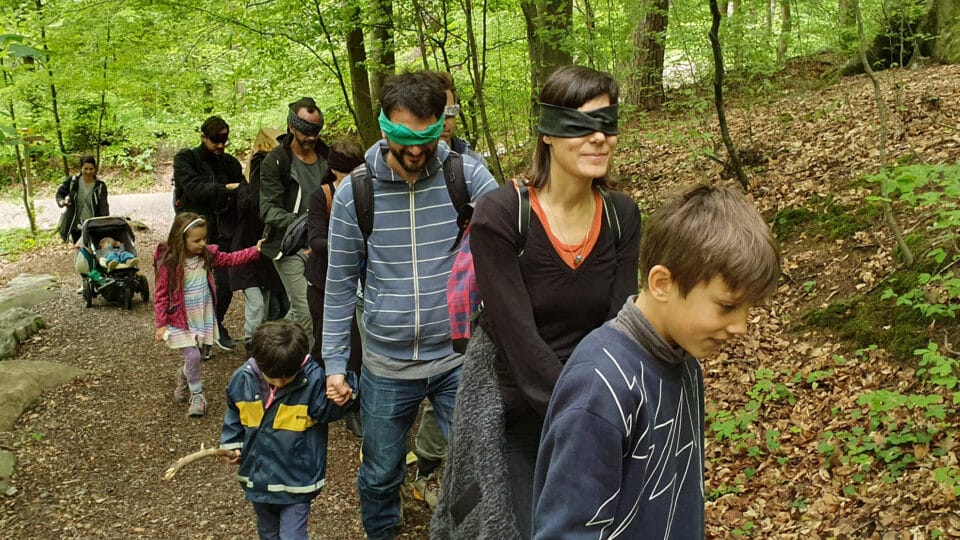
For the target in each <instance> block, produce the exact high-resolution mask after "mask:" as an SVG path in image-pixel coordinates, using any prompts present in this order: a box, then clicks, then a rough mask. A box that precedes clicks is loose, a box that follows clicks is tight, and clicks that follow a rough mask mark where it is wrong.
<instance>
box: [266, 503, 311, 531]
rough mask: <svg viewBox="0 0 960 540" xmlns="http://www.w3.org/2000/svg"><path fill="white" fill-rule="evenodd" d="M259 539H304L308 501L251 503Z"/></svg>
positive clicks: (308, 510) (308, 516)
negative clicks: (255, 517) (295, 502)
mask: <svg viewBox="0 0 960 540" xmlns="http://www.w3.org/2000/svg"><path fill="white" fill-rule="evenodd" d="M253 511H254V512H256V514H257V534H258V535H259V536H260V540H301V539H303V540H306V538H307V521H308V520H309V518H310V503H300V504H266V503H253Z"/></svg>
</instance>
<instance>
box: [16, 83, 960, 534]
mask: <svg viewBox="0 0 960 540" xmlns="http://www.w3.org/2000/svg"><path fill="white" fill-rule="evenodd" d="M824 67H825V66H818V65H816V64H810V65H803V66H798V67H795V68H794V69H795V70H796V72H795V73H787V74H785V75H784V80H786V79H788V78H791V77H792V78H795V79H796V80H798V81H799V80H809V79H808V78H809V75H810V72H811V71H816V70H818V69H822V68H824ZM880 77H881V81H882V84H883V88H884V95H885V97H886V99H887V104H888V108H889V111H890V129H889V134H888V143H887V152H888V155H889V156H890V161H891V162H904V161H910V162H918V163H955V162H956V161H957V160H958V159H960V89H958V87H957V85H956V81H958V80H960V66H946V67H933V68H924V69H920V70H916V71H904V70H901V71H889V72H884V73H882V74H880ZM774 88H775V85H774ZM773 92H777V90H775V89H774V90H768V92H767V93H768V95H769V94H771V93H773ZM738 102H739V100H738V99H736V98H734V99H733V100H732V101H731V105H730V106H729V108H728V111H727V116H728V118H729V121H730V127H731V133H732V135H733V137H734V140H735V141H737V144H738V147H739V148H740V149H741V151H743V153H744V155H745V156H746V157H747V158H749V159H748V160H747V161H748V162H749V164H750V169H749V178H750V181H751V185H750V189H749V191H750V194H751V197H752V198H753V200H754V201H755V202H756V204H757V205H758V206H759V207H760V208H761V210H762V211H763V212H764V214H765V216H767V218H768V219H769V220H771V221H772V220H774V219H776V218H778V216H780V217H782V216H784V215H787V213H786V212H785V211H787V210H790V209H808V210H810V211H813V212H823V211H824V206H823V204H822V201H824V200H825V199H827V198H830V200H832V201H835V203H836V204H838V205H839V204H844V205H848V206H844V208H853V209H856V208H858V207H861V206H863V205H865V204H867V203H865V202H864V197H865V196H866V195H869V194H871V192H870V190H871V189H872V186H870V185H867V184H865V183H864V182H862V180H861V179H862V177H863V176H864V175H866V174H873V173H875V172H877V171H878V170H879V164H878V157H877V156H878V150H877V142H876V141H877V133H878V128H877V124H878V122H877V120H876V107H875V104H874V98H873V88H872V86H871V84H870V81H869V80H868V79H867V78H865V77H853V78H848V79H843V80H841V81H840V82H839V83H837V84H834V85H831V86H826V87H820V86H818V85H816V84H811V85H809V86H808V87H806V88H798V87H797V86H796V84H794V85H793V86H792V88H791V89H790V90H789V92H787V91H784V93H783V94H782V95H778V96H777V97H776V98H775V99H774V98H768V99H767V100H766V102H761V103H759V104H758V100H757V99H756V98H754V99H752V100H751V105H750V106H744V105H740V104H739V103H738ZM690 112H691V111H690V110H685V111H677V112H675V113H672V114H667V113H663V114H657V115H648V116H645V117H643V118H636V117H633V118H631V116H632V115H630V114H625V115H624V117H625V122H624V123H625V126H624V127H623V128H622V132H621V133H622V135H621V139H620V147H619V149H618V157H617V161H618V164H619V168H620V177H621V179H622V182H623V184H622V189H624V191H626V192H628V193H631V194H632V195H633V196H634V197H635V198H636V199H637V200H638V202H640V204H641V209H642V210H643V211H644V212H649V211H651V210H653V209H655V208H656V207H658V206H659V202H660V201H661V200H662V199H663V197H665V196H666V194H668V193H669V192H672V191H675V190H676V189H677V188H679V187H680V186H683V185H685V184H690V183H693V182H711V183H721V184H726V185H734V184H735V183H736V180H735V179H734V178H731V177H730V176H729V175H728V174H726V172H725V171H724V170H723V168H722V167H721V166H720V165H719V164H717V163H716V162H714V161H712V160H710V159H708V158H705V157H704V154H705V153H708V152H711V151H713V152H715V153H716V155H721V156H722V155H725V152H724V151H723V149H722V147H721V145H720V144H719V136H718V135H717V132H718V130H717V129H716V128H715V127H714V124H715V114H714V113H713V109H712V106H711V105H710V101H709V99H706V101H705V104H702V110H701V111H700V114H699V117H700V118H702V119H703V120H700V121H697V120H690V117H691V116H697V114H694V115H691V114H690ZM694 112H695V113H696V111H694ZM704 134H707V135H704ZM711 134H712V135H711ZM898 218H899V219H900V220H901V225H902V226H903V227H904V228H905V229H911V228H914V227H917V226H922V224H921V220H922V219H923V217H922V216H914V215H910V214H909V213H901V214H898ZM801 229H802V227H801ZM161 234H162V231H154V230H151V231H143V232H140V233H139V236H138V243H139V245H140V246H141V248H140V249H141V251H142V252H143V253H144V254H147V253H151V252H152V247H153V245H155V244H156V242H157V241H158V240H160V237H161ZM782 243H783V244H782V247H783V252H784V279H783V281H782V286H781V287H780V289H779V290H778V292H777V294H776V296H775V297H774V298H772V299H771V300H770V301H769V302H767V303H766V304H765V305H764V306H762V307H759V308H757V309H756V310H755V312H754V313H753V314H752V320H751V322H752V323H753V324H752V325H751V330H750V332H749V334H748V335H747V336H746V337H745V338H743V339H741V340H739V341H737V342H736V343H732V344H729V345H728V346H727V347H726V348H725V349H724V350H723V351H722V352H721V353H719V354H717V355H716V356H714V357H711V358H707V359H704V360H703V365H704V373H705V378H706V388H707V396H706V397H707V402H708V406H707V410H708V412H712V413H715V412H716V411H720V410H726V411H729V412H730V414H731V416H735V415H736V414H738V413H739V412H741V411H743V410H745V409H744V406H745V403H746V402H747V401H748V400H749V399H750V395H751V394H753V395H754V396H756V395H757V393H758V388H759V387H760V386H759V384H760V383H761V382H764V381H766V382H770V380H774V381H778V380H781V379H782V380H784V381H786V382H784V383H783V385H782V387H776V386H774V390H776V389H779V391H780V394H778V396H779V398H783V399H774V398H773V397H771V396H773V395H774V394H773V393H771V387H770V386H764V387H763V389H762V390H761V391H760V392H762V393H763V395H764V396H767V398H766V399H761V400H760V403H761V407H760V409H759V410H758V411H756V412H757V414H756V416H755V417H754V418H753V419H752V420H751V421H749V422H744V424H743V425H742V426H741V429H740V432H739V433H741V434H744V433H747V434H749V433H752V434H753V435H754V436H755V437H757V438H759V440H760V444H759V446H761V447H763V450H762V451H761V452H759V453H757V452H752V451H751V450H750V449H749V448H747V447H746V446H744V447H739V446H736V445H732V444H731V443H730V441H722V442H718V441H717V439H716V437H715V434H714V433H712V432H708V436H707V449H706V451H707V458H708V460H707V461H708V463H707V471H706V490H707V492H708V493H709V502H708V505H707V536H708V537H709V538H725V537H731V536H752V537H756V538H804V539H806V538H882V539H888V538H890V539H894V538H895V539H900V538H935V537H938V536H941V537H958V536H960V512H958V504H957V502H956V500H955V497H954V495H953V492H952V490H950V489H947V488H946V487H945V486H944V485H942V484H940V483H938V482H936V481H935V480H934V479H933V475H932V470H933V469H934V468H935V467H939V466H943V465H950V464H952V466H953V467H954V468H955V467H956V466H957V458H956V452H957V443H956V441H954V440H953V439H951V438H945V439H940V440H937V441H936V446H937V447H938V448H939V449H941V450H945V452H934V451H931V449H930V448H929V447H927V448H926V450H924V448H922V447H917V448H914V449H913V451H914V454H915V456H916V461H915V463H914V464H913V465H912V466H910V467H906V468H905V469H904V470H903V471H902V473H901V474H900V475H899V476H897V477H895V478H887V479H886V480H885V479H884V471H883V470H881V469H880V468H879V467H878V468H876V469H875V470H869V471H864V470H854V467H853V466H852V465H850V464H843V463H839V462H836V463H835V462H832V461H831V459H832V458H830V457H829V456H827V455H825V454H824V453H823V452H822V449H821V448H820V447H819V444H820V443H821V442H823V441H824V434H826V433H827V432H830V431H840V430H842V429H850V428H852V427H855V426H853V425H852V424H854V423H855V421H854V420H851V419H850V417H849V416H848V415H844V414H838V413H837V411H838V410H841V411H850V410H856V409H862V407H863V406H862V405H861V404H859V403H858V402H857V401H856V399H857V397H858V396H860V395H862V394H864V393H866V392H869V391H873V390H877V389H884V388H887V389H891V390H899V391H901V392H903V393H909V392H911V391H916V390H917V388H918V385H919V384H920V383H919V382H918V379H917V377H916V365H915V364H916V361H915V359H911V358H902V357H897V356H895V355H894V354H892V353H890V352H889V351H886V350H883V349H874V350H870V351H868V352H865V353H860V354H856V353H855V350H856V346H855V345H854V344H852V343H850V342H847V341H844V340H842V339H840V338H838V337H836V336H834V335H833V334H832V333H830V332H825V331H820V330H816V329H811V328H809V327H807V326H804V325H802V324H801V323H800V321H801V318H802V315H803V314H804V313H806V312H807V311H808V310H810V309H812V308H816V307H820V306H822V305H825V304H826V303H828V302H830V301H831V299H833V300H837V299H842V298H849V297H853V296H856V295H858V294H861V293H863V292H865V291H867V290H870V289H872V288H874V287H875V286H877V285H878V283H879V282H880V281H882V280H883V279H884V278H885V277H886V276H887V275H889V274H890V273H891V272H892V271H893V270H894V269H895V267H896V266H897V262H896V259H895V255H894V242H893V240H892V238H891V234H890V233H889V232H888V229H887V228H886V226H885V225H884V223H883V220H882V218H880V217H879V216H878V217H876V219H873V220H872V221H870V222H868V223H867V224H866V226H865V227H864V228H862V229H861V230H859V231H857V232H851V233H850V234H848V235H845V236H841V237H839V238H827V237H825V236H824V235H821V234H815V233H814V232H813V231H805V230H801V231H800V232H794V233H792V234H790V235H789V236H786V237H785V238H783V239H782ZM72 265H73V261H72V251H71V250H70V249H69V248H68V247H66V246H58V247H55V248H44V249H42V250H38V251H35V252H32V253H29V254H27V255H25V256H22V257H20V258H19V259H18V260H16V261H14V262H9V261H6V262H0V285H2V284H5V283H6V282H8V281H9V280H10V279H12V278H13V277H15V276H16V275H18V274H19V273H21V272H33V273H40V272H49V273H53V274H55V275H56V276H57V277H58V279H59V281H60V283H61V292H60V295H59V297H58V298H57V299H55V300H52V301H50V302H48V303H46V304H44V305H42V306H41V311H42V314H43V315H44V318H45V320H46V322H47V324H48V326H49V327H48V328H47V329H46V330H43V331H42V332H41V333H39V334H38V335H36V336H34V337H33V338H32V339H30V340H29V341H28V343H26V344H24V345H22V346H21V350H20V356H21V357H22V358H25V359H33V360H54V361H59V362H64V363H68V364H70V365H74V366H77V367H80V368H83V369H85V370H88V371H89V375H87V376H85V377H83V378H81V379H79V380H77V381H74V382H73V383H70V384H65V385H63V386H60V387H58V388H55V389H52V390H48V391H47V392H45V393H44V394H43V395H42V396H41V397H40V398H39V399H38V400H37V401H36V402H35V403H34V404H33V405H32V406H31V407H30V408H29V409H28V410H27V411H25V413H24V414H23V415H22V416H21V418H20V419H19V421H18V422H17V424H16V426H15V427H14V429H13V430H12V431H9V432H2V433H0V447H2V448H5V449H8V450H11V451H13V452H15V453H16V455H17V457H18V460H19V462H18V466H17V470H16V472H15V475H14V477H13V481H12V485H14V486H15V487H16V492H15V493H14V494H12V495H10V496H6V497H3V496H2V494H0V497H2V498H0V537H5V538H54V537H56V538H121V537H123V538H128V537H136V538H234V537H245V538H249V537H252V536H254V535H255V529H254V516H253V513H252V511H251V509H250V507H249V505H248V504H247V503H246V502H244V500H243V496H242V492H241V490H240V488H239V487H238V486H237V485H236V483H235V481H234V480H233V476H232V475H233V472H234V471H233V468H232V467H231V466H228V465H226V464H223V463H220V462H218V461H216V460H206V461H204V462H199V463H197V464H194V465H192V466H190V467H189V468H187V469H185V470H183V471H181V472H180V474H179V475H178V476H177V477H176V478H175V479H173V480H172V481H169V482H167V481H163V480H162V479H161V475H162V472H163V470H164V469H165V468H166V467H167V466H168V465H170V464H171V463H172V462H173V461H174V460H176V459H177V458H178V457H180V456H183V455H185V454H187V453H190V452H192V451H194V450H196V449H199V448H200V446H201V444H206V445H207V446H211V445H214V444H216V443H217V441H218V438H219V431H220V422H221V419H222V413H223V409H224V399H223V388H224V387H225V386H226V382H227V380H228V378H229V376H230V374H231V373H232V371H233V370H234V369H235V368H236V367H237V366H238V365H240V364H241V363H242V361H243V353H242V352H239V351H237V352H229V353H227V352H222V351H218V352H217V353H216V354H215V355H214V357H213V359H212V360H211V361H209V362H207V363H204V364H203V366H202V371H203V376H204V380H205V386H206V388H207V389H208V398H209V401H210V406H209V411H208V414H207V416H205V417H203V418H201V419H191V418H187V417H185V416H184V413H185V410H184V407H182V406H181V405H178V404H177V403H176V402H174V400H173V398H172V395H171V394H172V388H173V374H174V371H175V370H176V368H177V366H178V365H179V363H180V358H179V356H178V355H177V354H175V353H174V352H173V351H170V350H168V349H166V348H165V347H163V346H160V345H158V344H156V343H155V342H154V341H153V338H152V336H153V314H152V307H151V306H150V305H145V304H143V303H141V302H139V301H135V304H134V308H133V310H132V311H129V312H128V311H125V310H123V309H121V308H120V307H118V306H115V305H108V304H105V303H103V301H102V299H97V300H96V301H95V305H94V307H93V308H90V309H87V308H84V303H83V299H82V297H81V296H80V295H77V294H75V292H74V290H75V289H76V287H77V285H78V284H79V276H77V275H76V273H75V272H74V271H73V269H72ZM144 271H145V273H146V274H147V275H148V277H149V278H150V281H151V283H152V282H153V279H152V278H153V276H152V272H151V270H150V268H149V267H148V268H146V269H145V270H144ZM241 324H242V297H241V296H240V295H237V296H236V297H235V301H234V305H233V306H232V307H231V310H230V312H229V314H228V318H227V325H228V327H229V328H231V329H239V328H241ZM954 330H955V329H954ZM237 333H239V332H238V331H235V332H234V334H237ZM838 357H843V358H846V359H848V360H847V361H844V362H840V361H838ZM760 368H764V369H767V370H769V372H770V373H773V374H776V375H775V376H769V377H770V380H767V379H766V378H764V377H767V376H761V375H759V374H760V373H761V371H762V370H761V369H760ZM825 373H829V376H827V375H824V374H825ZM760 379H764V380H760ZM791 381H793V382H791ZM797 381H799V382H797ZM811 381H813V382H811ZM786 397H789V399H786ZM947 421H948V423H952V425H954V426H956V424H957V419H956V418H948V419H947ZM771 433H775V435H776V436H775V437H774V442H775V443H776V445H775V446H774V445H771V444H767V445H766V446H765V447H764V446H763V441H764V438H765V437H766V438H767V439H768V441H769V437H770V434H771ZM330 435H331V436H330V450H329V464H328V471H327V484H326V487H325V488H324V490H323V492H322V494H321V495H320V496H319V497H318V499H317V500H316V501H315V503H314V506H313V512H312V515H311V520H310V533H311V537H312V538H318V539H333V538H337V539H340V538H362V537H363V533H362V528H361V526H360V518H359V508H358V506H359V504H358V497H357V493H356V472H357V467H358V464H359V459H358V451H359V442H358V440H356V439H354V438H353V437H352V436H351V435H350V434H349V433H348V432H347V431H346V430H345V429H344V428H343V425H342V423H340V422H338V423H335V424H333V425H332V426H331V430H330ZM404 511H405V516H406V524H405V526H404V527H403V529H402V530H401V535H400V538H410V539H414V538H426V537H427V533H426V530H427V524H428V521H429V510H428V509H427V508H426V507H425V506H424V505H422V504H419V503H417V502H415V501H409V500H408V501H407V502H406V503H405V505H404Z"/></svg>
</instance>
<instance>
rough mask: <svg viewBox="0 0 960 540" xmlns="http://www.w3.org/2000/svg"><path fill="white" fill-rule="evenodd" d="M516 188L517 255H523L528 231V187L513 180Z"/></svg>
mask: <svg viewBox="0 0 960 540" xmlns="http://www.w3.org/2000/svg"><path fill="white" fill-rule="evenodd" d="M513 187H514V188H515V189H516V190H517V232H519V233H520V244H519V245H520V249H519V250H518V252H517V256H518V257H519V256H520V255H523V251H524V250H525V249H526V248H527V235H528V234H529V232H530V188H529V187H528V186H527V184H525V183H523V182H521V181H520V180H514V181H513Z"/></svg>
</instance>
